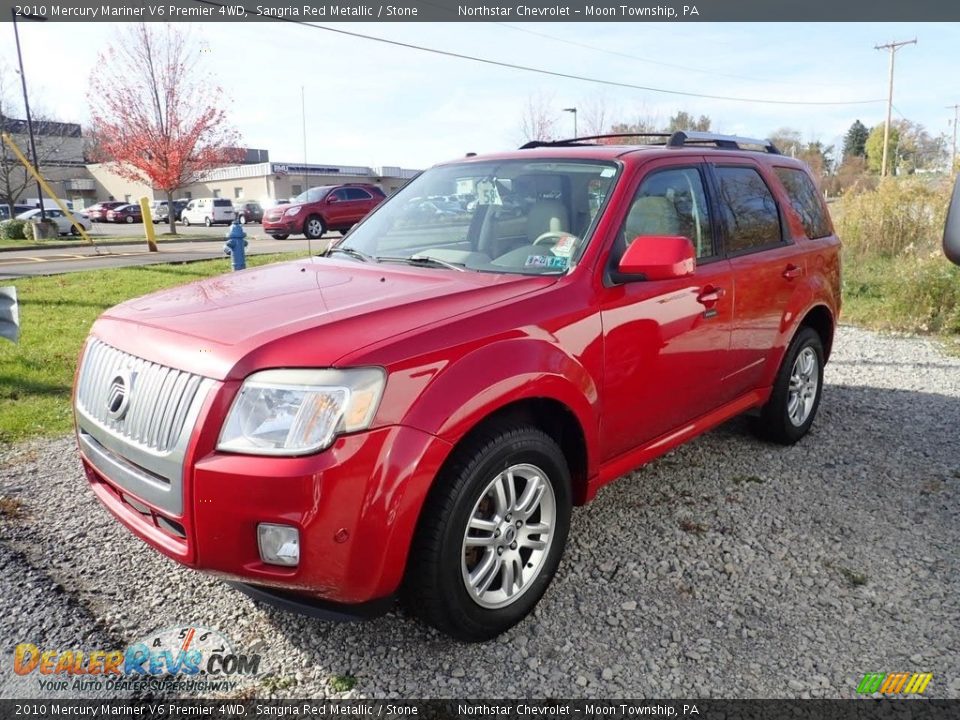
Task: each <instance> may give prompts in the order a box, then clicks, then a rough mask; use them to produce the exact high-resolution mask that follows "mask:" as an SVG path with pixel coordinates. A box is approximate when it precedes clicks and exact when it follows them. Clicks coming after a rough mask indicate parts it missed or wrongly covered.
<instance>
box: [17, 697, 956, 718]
mask: <svg viewBox="0 0 960 720" xmlns="http://www.w3.org/2000/svg"><path fill="white" fill-rule="evenodd" d="M0 717H2V718H5V719H10V718H109V717H115V718H143V719H144V720H154V719H155V718H161V719H163V720H180V719H186V718H213V719H216V720H220V719H221V718H222V719H229V720H237V719H239V718H244V719H246V718H324V719H326V718H364V719H370V718H378V719H382V720H405V719H408V718H417V719H429V720H434V719H435V718H436V719H441V718H442V719H444V720H495V719H498V720H499V719H501V718H506V719H508V720H548V719H549V720H554V719H565V718H578V719H579V718H583V719H596V718H609V719H610V720H629V719H630V718H698V719H700V718H702V719H703V720H792V719H796V720H873V719H874V718H878V719H880V720H883V719H884V718H890V719H891V720H894V719H896V720H948V719H949V720H955V719H956V718H958V717H960V700H395V701H394V700H283V701H281V700H249V699H248V700H229V699H225V700H129V701H107V700H105V701H102V702H101V701H95V700H0Z"/></svg>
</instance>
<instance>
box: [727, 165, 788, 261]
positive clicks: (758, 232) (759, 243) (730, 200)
mask: <svg viewBox="0 0 960 720" xmlns="http://www.w3.org/2000/svg"><path fill="white" fill-rule="evenodd" d="M716 174H717V180H718V181H719V183H720V210H721V212H722V213H723V216H724V220H725V221H726V225H727V252H729V253H731V254H736V253H742V252H749V251H750V250H757V249H759V248H762V247H767V246H769V245H774V244H776V243H779V242H781V241H782V239H783V237H782V235H781V232H780V213H779V212H777V203H776V201H775V200H774V199H773V193H771V192H770V188H768V187H767V184H766V183H765V182H764V181H763V178H762V177H760V173H758V172H757V171H756V170H754V169H753V168H749V167H718V168H716Z"/></svg>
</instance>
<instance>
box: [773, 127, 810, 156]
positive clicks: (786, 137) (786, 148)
mask: <svg viewBox="0 0 960 720" xmlns="http://www.w3.org/2000/svg"><path fill="white" fill-rule="evenodd" d="M769 139H770V142H772V143H773V144H774V145H776V147H777V150H779V151H780V152H782V153H783V154H784V155H789V156H790V157H797V156H798V155H799V154H800V153H801V152H802V151H803V146H804V143H803V137H802V135H801V134H800V131H799V130H796V129H794V128H790V127H782V128H778V129H776V130H774V131H773V132H772V133H770V135H769Z"/></svg>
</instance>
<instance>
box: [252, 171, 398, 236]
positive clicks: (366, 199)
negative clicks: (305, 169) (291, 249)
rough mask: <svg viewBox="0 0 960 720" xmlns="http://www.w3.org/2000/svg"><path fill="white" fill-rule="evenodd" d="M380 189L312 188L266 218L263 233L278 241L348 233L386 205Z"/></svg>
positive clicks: (367, 186) (351, 186)
mask: <svg viewBox="0 0 960 720" xmlns="http://www.w3.org/2000/svg"><path fill="white" fill-rule="evenodd" d="M384 197H385V196H384V194H383V190H382V189H381V188H379V187H378V186H376V185H370V184H368V183H356V184H349V185H321V186H319V187H315V188H310V189H309V190H307V191H306V192H304V193H301V194H300V195H297V197H296V198H295V199H294V200H293V202H291V203H290V204H289V205H284V206H282V207H274V208H271V209H269V210H267V211H266V213H264V215H263V229H264V231H265V232H266V233H267V234H268V235H271V236H273V237H274V238H276V239H277V240H285V239H286V238H288V237H290V236H291V235H306V236H307V237H308V238H313V239H316V238H318V237H320V236H321V235H323V234H324V233H325V232H327V230H338V231H340V232H342V233H346V232H347V231H348V230H349V229H350V228H351V227H353V226H354V225H356V224H357V223H358V222H360V221H361V220H363V218H365V217H366V216H367V214H368V213H369V212H370V211H371V210H373V209H374V208H375V207H376V206H377V205H379V204H380V203H381V202H383V199H384Z"/></svg>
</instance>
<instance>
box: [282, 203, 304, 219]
mask: <svg viewBox="0 0 960 720" xmlns="http://www.w3.org/2000/svg"><path fill="white" fill-rule="evenodd" d="M302 207H303V206H302V205H294V206H293V207H292V208H290V209H289V210H287V211H286V212H285V213H284V215H289V216H290V217H293V216H294V215H296V214H297V213H298V212H300V210H301V208H302Z"/></svg>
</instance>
